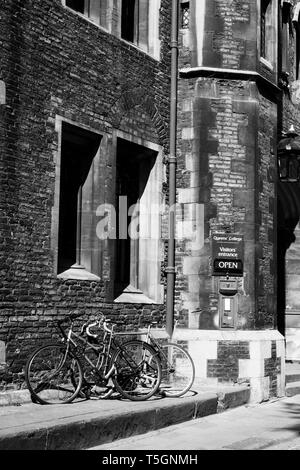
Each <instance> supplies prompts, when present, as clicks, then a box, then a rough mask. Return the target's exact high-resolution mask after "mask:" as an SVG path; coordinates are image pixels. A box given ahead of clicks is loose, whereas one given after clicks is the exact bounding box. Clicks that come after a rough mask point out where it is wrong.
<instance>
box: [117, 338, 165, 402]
mask: <svg viewBox="0 0 300 470" xmlns="http://www.w3.org/2000/svg"><path fill="white" fill-rule="evenodd" d="M112 363H113V364H114V367H115V371H114V375H113V377H112V379H113V382H114V386H115V388H116V390H117V391H118V392H119V393H120V394H121V395H122V396H123V397H124V398H128V399H129V400H133V401H142V400H147V399H148V398H150V397H152V395H154V393H155V392H156V391H157V390H158V387H159V384H160V381H161V364H160V360H159V359H158V355H157V352H156V351H155V349H153V348H152V346H149V344H147V343H144V342H143V341H128V342H126V343H125V344H123V345H122V347H121V348H120V349H119V350H117V351H116V352H115V353H114V355H113V356H112Z"/></svg>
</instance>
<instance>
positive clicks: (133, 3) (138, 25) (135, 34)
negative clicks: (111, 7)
mask: <svg viewBox="0 0 300 470" xmlns="http://www.w3.org/2000/svg"><path fill="white" fill-rule="evenodd" d="M148 28H149V0H122V9H121V37H122V39H125V40H126V41H129V42H132V43H133V44H136V45H137V46H139V47H141V48H142V49H144V50H148V47H149V45H148V34H149V31H148Z"/></svg>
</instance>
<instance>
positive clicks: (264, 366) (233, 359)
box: [172, 329, 285, 403]
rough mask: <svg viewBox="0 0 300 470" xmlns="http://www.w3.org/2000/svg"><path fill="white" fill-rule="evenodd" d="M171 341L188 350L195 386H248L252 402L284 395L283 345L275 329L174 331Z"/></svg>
mask: <svg viewBox="0 0 300 470" xmlns="http://www.w3.org/2000/svg"><path fill="white" fill-rule="evenodd" d="M172 340H174V341H178V342H180V343H181V344H182V345H183V346H185V347H187V348H188V350H189V352H190V354H191V356H192V358H193V360H194V363H195V371H196V378H195V380H197V381H198V382H199V383H203V384H206V385H208V384H211V385H216V384H218V383H223V384H225V383H228V384H249V385H250V389H251V393H250V402H253V403H255V402H256V403H260V402H262V401H265V400H269V399H270V398H272V397H282V396H284V395H285V345H284V337H283V336H282V335H281V334H280V333H279V332H278V331H277V330H261V331H252V330H247V331H245V330H244V331H237V330H232V331H224V330H192V329H177V330H176V331H175V332H174V335H173V338H172Z"/></svg>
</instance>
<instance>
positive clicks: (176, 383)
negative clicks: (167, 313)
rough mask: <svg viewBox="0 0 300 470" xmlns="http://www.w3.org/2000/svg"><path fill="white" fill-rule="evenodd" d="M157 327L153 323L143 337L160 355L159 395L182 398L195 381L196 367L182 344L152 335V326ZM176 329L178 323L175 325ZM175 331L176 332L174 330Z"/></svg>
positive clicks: (155, 323)
mask: <svg viewBox="0 0 300 470" xmlns="http://www.w3.org/2000/svg"><path fill="white" fill-rule="evenodd" d="M155 325H157V322H155V321H153V322H151V323H150V324H149V325H148V328H147V330H146V332H145V333H140V334H142V335H143V339H144V341H145V342H146V343H147V344H149V345H150V346H152V347H153V348H154V349H155V350H156V351H157V354H158V357H159V360H160V362H161V367H162V378H161V383H160V386H159V393H160V394H161V395H162V396H165V397H181V396H182V395H184V394H185V393H187V392H188V391H189V390H190V389H191V387H192V385H193V383H194V379H195V365H194V362H193V359H192V358H191V356H190V354H189V353H188V351H187V350H186V349H184V348H183V347H182V346H181V345H180V344H178V343H175V342H169V341H168V340H164V339H159V338H158V335H157V334H152V333H151V331H156V332H157V330H155V328H153V330H152V328H151V327H152V326H155ZM175 328H176V323H175ZM174 331H175V330H174Z"/></svg>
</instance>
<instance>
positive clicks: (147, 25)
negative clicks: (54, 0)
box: [63, 0, 161, 59]
mask: <svg viewBox="0 0 300 470" xmlns="http://www.w3.org/2000/svg"><path fill="white" fill-rule="evenodd" d="M160 1H161V0H118V2H117V3H115V2H114V0H63V2H64V5H65V6H66V7H68V8H70V9H72V10H74V11H75V12H77V13H79V14H81V15H83V16H85V17H87V18H88V19H89V20H91V21H93V22H94V23H95V24H97V25H99V26H101V27H103V28H105V29H107V30H108V31H110V32H111V31H112V30H115V31H116V35H119V36H120V38H121V39H124V40H125V41H128V42H130V43H132V44H134V45H135V46H137V47H138V48H139V49H141V50H143V51H144V52H146V53H148V54H150V55H151V56H153V57H154V58H156V59H159V50H160V41H159V10H160ZM113 23H114V26H112V24H113ZM117 31H118V32H119V33H117Z"/></svg>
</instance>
